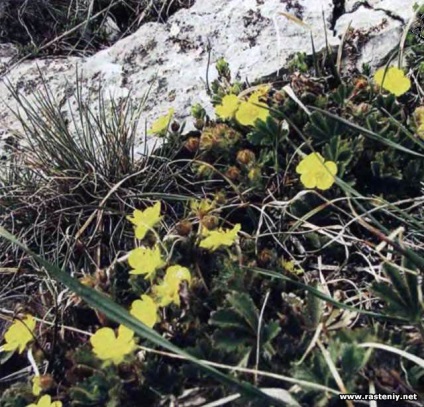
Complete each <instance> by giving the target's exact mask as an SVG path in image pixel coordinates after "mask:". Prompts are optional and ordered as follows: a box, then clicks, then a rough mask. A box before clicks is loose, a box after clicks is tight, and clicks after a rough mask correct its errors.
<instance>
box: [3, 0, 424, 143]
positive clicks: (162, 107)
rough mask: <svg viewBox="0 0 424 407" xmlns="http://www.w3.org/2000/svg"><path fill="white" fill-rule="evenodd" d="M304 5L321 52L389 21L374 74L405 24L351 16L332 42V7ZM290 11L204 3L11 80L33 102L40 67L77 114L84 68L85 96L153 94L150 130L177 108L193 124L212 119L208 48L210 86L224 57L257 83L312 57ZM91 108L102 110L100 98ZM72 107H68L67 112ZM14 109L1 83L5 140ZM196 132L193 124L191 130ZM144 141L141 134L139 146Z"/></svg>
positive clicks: (277, 5) (26, 69)
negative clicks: (201, 110)
mask: <svg viewBox="0 0 424 407" xmlns="http://www.w3.org/2000/svg"><path fill="white" fill-rule="evenodd" d="M415 1H416V0H397V2H396V4H399V8H401V9H402V13H405V14H407V13H412V4H413V3H414V2H415ZM348 3H349V2H348ZM376 3H377V2H376ZM378 3H379V4H380V3H381V4H383V3H384V4H386V3H387V7H391V6H392V5H394V4H395V2H389V1H384V0H381V1H379V2H378ZM299 4H300V5H301V6H303V16H302V18H303V21H305V22H306V23H307V24H309V25H310V26H311V27H312V29H313V37H314V42H315V48H316V49H317V50H321V49H323V48H324V47H325V41H326V36H325V32H326V30H327V36H328V41H329V43H330V45H333V46H335V45H338V44H339V43H340V38H341V36H342V34H343V32H344V30H345V29H346V27H347V24H348V23H349V21H350V20H353V23H352V25H353V27H355V28H358V29H359V28H360V29H369V28H372V27H374V26H376V25H378V24H380V22H381V21H382V19H383V18H387V21H388V26H387V27H386V28H384V29H382V30H381V31H377V32H375V33H373V34H372V35H371V36H370V43H369V44H367V45H366V46H365V48H364V50H363V55H362V57H361V58H362V60H361V61H360V62H361V63H362V62H369V63H371V64H373V66H375V65H376V64H377V63H378V62H379V61H380V60H381V58H382V57H383V56H385V55H386V53H387V50H388V49H389V48H392V47H393V46H395V45H396V43H397V42H398V40H399V37H400V32H401V22H400V21H397V20H394V19H392V18H390V17H389V16H387V15H386V13H384V12H382V11H375V10H372V9H371V10H366V9H364V8H363V7H361V8H360V9H358V10H357V11H355V12H354V13H351V14H346V15H344V16H342V17H341V18H339V21H337V23H336V26H335V31H334V34H335V35H333V32H332V31H331V29H330V28H332V27H330V20H331V16H332V12H333V1H332V0H303V1H300V2H299ZM393 7H394V6H393ZM408 10H411V11H408ZM284 11H288V12H291V13H293V11H292V10H286V8H285V5H284V4H283V3H282V2H281V1H280V0H266V1H262V0H208V1H201V0H198V1H197V2H196V3H195V4H194V5H193V6H192V7H191V8H189V9H181V10H179V11H178V12H177V13H176V14H174V15H173V16H171V17H170V18H169V20H168V22H167V23H166V24H162V23H157V22H151V23H147V24H145V25H143V26H141V27H140V29H139V30H138V31H137V32H135V33H134V34H132V35H131V36H128V37H126V38H124V39H121V40H120V41H118V42H116V43H115V44H114V45H113V46H111V47H110V48H108V49H106V50H102V51H100V52H98V53H97V54H95V55H93V56H91V57H89V58H78V57H69V58H57V59H50V60H33V61H26V62H23V63H22V64H21V65H20V66H18V67H15V68H13V69H12V70H11V72H10V73H9V74H8V75H7V78H8V80H10V82H11V83H12V84H14V85H15V86H18V87H19V88H20V89H21V92H22V93H23V94H25V95H26V97H28V98H29V99H30V100H31V98H32V97H33V92H34V90H36V89H40V88H41V87H42V82H41V80H40V78H39V75H38V69H37V65H39V67H40V70H41V72H42V73H43V75H44V76H45V78H46V80H47V82H48V84H49V87H50V89H51V90H52V92H53V94H55V95H56V96H57V98H58V100H61V101H62V102H66V101H67V100H69V102H70V103H71V106H72V102H73V94H74V93H75V89H74V88H75V86H74V85H75V72H76V68H77V67H78V70H79V72H80V74H82V75H83V79H82V82H81V83H82V85H83V93H84V95H86V94H88V92H89V91H93V90H96V89H98V88H99V86H100V85H101V88H102V89H103V90H104V91H105V96H106V97H108V95H113V96H115V97H119V96H125V95H127V94H128V93H129V92H131V94H132V97H133V99H134V100H135V101H137V100H142V99H143V97H144V95H145V92H147V90H148V89H149V87H150V86H151V90H150V94H149V99H148V102H147V104H146V106H145V110H144V119H145V120H147V126H150V124H151V123H152V121H153V120H154V119H155V118H156V117H158V116H159V115H161V114H164V113H166V112H167V111H168V109H169V108H170V107H174V109H175V114H176V119H179V120H184V119H187V118H188V116H189V110H190V106H192V105H193V104H194V103H197V102H200V103H201V104H203V105H204V106H205V108H206V109H207V111H208V112H209V113H210V114H213V109H212V105H211V103H210V98H209V96H208V95H207V93H206V83H205V81H206V69H207V60H208V51H207V49H208V43H210V45H211V47H212V50H211V67H210V69H209V78H208V79H209V82H211V81H212V80H213V79H214V78H216V75H217V73H216V71H215V69H214V63H215V61H216V60H217V59H218V58H219V57H224V58H225V59H226V60H227V61H228V62H229V64H230V68H231V71H232V73H233V77H239V78H241V79H242V80H244V79H248V80H249V81H253V80H255V79H258V78H260V77H262V76H266V75H269V74H271V73H274V72H276V71H278V70H279V69H280V68H281V67H283V66H284V64H285V63H286V61H287V59H288V58H289V57H290V56H291V55H292V54H294V53H296V52H307V53H310V52H311V51H312V47H311V40H310V33H309V31H308V30H307V29H305V28H304V27H302V26H300V25H298V24H296V23H294V22H293V21H290V20H288V19H287V18H286V17H284V16H282V15H280V14H279V13H280V12H284ZM322 13H324V14H325V17H326V19H325V21H323V17H322ZM155 78H156V79H155ZM92 100H93V102H94V103H93V106H95V105H96V103H95V102H96V100H95V97H92ZM66 105H67V104H66V103H64V104H63V106H64V110H65V111H66ZM9 107H12V108H14V107H16V103H15V102H14V100H13V99H12V98H11V97H10V95H9V93H8V91H7V89H6V86H5V83H4V81H1V82H0V132H1V131H2V130H3V131H5V130H7V132H8V131H9V129H19V128H20V125H19V123H18V122H17V120H16V119H15V118H14V116H13V115H12V114H11V113H10V111H9ZM191 126H192V123H191V119H188V123H187V126H186V129H190V128H192V127H191ZM143 128H144V127H143ZM143 139H144V134H143V132H142V129H140V137H139V141H140V142H141V140H143Z"/></svg>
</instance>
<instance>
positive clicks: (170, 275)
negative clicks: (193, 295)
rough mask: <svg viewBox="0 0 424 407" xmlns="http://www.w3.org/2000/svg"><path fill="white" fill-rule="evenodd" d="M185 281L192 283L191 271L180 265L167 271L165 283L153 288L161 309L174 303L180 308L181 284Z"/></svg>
mask: <svg viewBox="0 0 424 407" xmlns="http://www.w3.org/2000/svg"><path fill="white" fill-rule="evenodd" d="M183 281H187V283H188V284H190V283H191V274H190V270H189V269H188V268H186V267H182V266H180V265H175V266H170V267H168V268H167V269H166V274H165V277H164V279H163V282H162V283H161V284H159V285H156V286H154V287H153V288H152V290H153V294H154V296H155V297H156V301H157V303H158V305H159V306H160V307H166V306H167V305H169V304H171V303H174V304H176V305H177V306H180V294H179V291H180V284H181V282H183Z"/></svg>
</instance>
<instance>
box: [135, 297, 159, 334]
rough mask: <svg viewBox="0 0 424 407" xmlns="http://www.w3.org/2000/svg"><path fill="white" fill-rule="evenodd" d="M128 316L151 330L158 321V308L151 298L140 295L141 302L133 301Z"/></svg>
mask: <svg viewBox="0 0 424 407" xmlns="http://www.w3.org/2000/svg"><path fill="white" fill-rule="evenodd" d="M130 314H131V315H133V316H135V317H136V318H137V319H139V320H140V321H141V322H143V324H144V325H147V326H148V327H149V328H153V326H154V325H155V324H156V322H157V319H158V315H157V314H158V308H157V305H156V303H155V302H154V301H153V299H152V298H151V297H149V296H148V295H142V296H141V300H135V301H134V302H133V303H132V305H131V310H130Z"/></svg>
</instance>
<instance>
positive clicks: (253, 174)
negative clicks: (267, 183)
mask: <svg viewBox="0 0 424 407" xmlns="http://www.w3.org/2000/svg"><path fill="white" fill-rule="evenodd" d="M261 176H262V173H261V169H260V168H259V167H254V168H252V169H251V170H250V171H249V173H248V174H247V177H248V178H249V179H250V181H253V182H256V181H258V180H259V179H260V178H261Z"/></svg>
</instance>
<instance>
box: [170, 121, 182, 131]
mask: <svg viewBox="0 0 424 407" xmlns="http://www.w3.org/2000/svg"><path fill="white" fill-rule="evenodd" d="M179 129H180V124H179V123H178V122H172V124H171V130H172V131H173V132H174V133H176V132H177V131H178V130H179Z"/></svg>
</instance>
